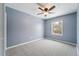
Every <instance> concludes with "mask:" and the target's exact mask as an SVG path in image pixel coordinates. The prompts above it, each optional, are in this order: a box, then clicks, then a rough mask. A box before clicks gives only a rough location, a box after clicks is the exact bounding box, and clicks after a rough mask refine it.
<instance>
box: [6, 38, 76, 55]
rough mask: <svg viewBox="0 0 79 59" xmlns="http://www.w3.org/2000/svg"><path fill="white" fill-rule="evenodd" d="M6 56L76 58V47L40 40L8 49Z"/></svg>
mask: <svg viewBox="0 0 79 59" xmlns="http://www.w3.org/2000/svg"><path fill="white" fill-rule="evenodd" d="M6 55H7V56H76V55H77V52H76V47H75V46H72V45H67V44H64V43H60V42H56V41H52V40H46V39H41V40H39V41H35V42H32V43H28V44H24V45H21V46H18V47H16V48H11V49H8V50H7V52H6Z"/></svg>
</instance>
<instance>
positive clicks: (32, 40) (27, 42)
mask: <svg viewBox="0 0 79 59" xmlns="http://www.w3.org/2000/svg"><path fill="white" fill-rule="evenodd" d="M41 39H42V38H39V39H35V40H32V41H29V42H25V43H21V44H17V45H14V46H11V47H7V48H6V50H7V49H11V48H15V47H18V46H21V45H24V44H28V43H32V42H35V41H39V40H41Z"/></svg>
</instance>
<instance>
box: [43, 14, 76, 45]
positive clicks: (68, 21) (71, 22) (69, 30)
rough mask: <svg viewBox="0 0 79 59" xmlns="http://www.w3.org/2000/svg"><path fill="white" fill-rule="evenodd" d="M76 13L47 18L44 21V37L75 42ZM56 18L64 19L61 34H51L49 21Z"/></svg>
mask: <svg viewBox="0 0 79 59" xmlns="http://www.w3.org/2000/svg"><path fill="white" fill-rule="evenodd" d="M76 17H77V16H76V13H72V14H68V15H63V16H60V17H55V18H51V19H47V20H45V21H44V26H45V28H44V29H45V31H44V37H45V38H47V39H50V40H56V41H65V42H70V43H75V44H76V43H77V39H76V28H77V26H76V23H77V19H76ZM56 20H64V24H63V29H64V30H63V36H57V35H52V34H51V22H53V21H56Z"/></svg>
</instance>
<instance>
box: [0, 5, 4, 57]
mask: <svg viewBox="0 0 79 59" xmlns="http://www.w3.org/2000/svg"><path fill="white" fill-rule="evenodd" d="M3 11H4V6H3V4H2V3H0V56H2V55H4V39H3V28H4V24H3V21H4V12H3Z"/></svg>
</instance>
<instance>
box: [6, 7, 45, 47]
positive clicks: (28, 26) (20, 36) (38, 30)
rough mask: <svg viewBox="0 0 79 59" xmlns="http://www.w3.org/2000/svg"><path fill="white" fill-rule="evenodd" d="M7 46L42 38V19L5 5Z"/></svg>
mask: <svg viewBox="0 0 79 59" xmlns="http://www.w3.org/2000/svg"><path fill="white" fill-rule="evenodd" d="M6 12H7V47H10V46H14V45H17V44H21V43H25V42H29V41H32V40H36V39H39V38H43V20H41V19H39V18H36V17H34V16H31V15H29V14H26V13H23V12H20V11H18V10H15V9H12V8H9V7H6Z"/></svg>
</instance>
